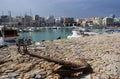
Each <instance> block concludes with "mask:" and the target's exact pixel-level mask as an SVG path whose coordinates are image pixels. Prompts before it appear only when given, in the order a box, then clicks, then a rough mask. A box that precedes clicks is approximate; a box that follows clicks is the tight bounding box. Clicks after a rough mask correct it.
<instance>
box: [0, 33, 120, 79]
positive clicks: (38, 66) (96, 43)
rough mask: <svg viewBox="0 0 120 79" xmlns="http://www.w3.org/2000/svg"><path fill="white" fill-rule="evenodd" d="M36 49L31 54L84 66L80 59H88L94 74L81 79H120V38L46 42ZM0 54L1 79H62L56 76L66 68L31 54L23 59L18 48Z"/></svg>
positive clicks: (108, 37)
mask: <svg viewBox="0 0 120 79" xmlns="http://www.w3.org/2000/svg"><path fill="white" fill-rule="evenodd" d="M34 49H35V50H34ZM36 49H37V48H36V47H35V46H34V45H33V46H30V47H28V51H29V52H30V53H33V54H35V55H38V56H45V57H49V58H54V59H59V60H64V61H71V62H75V63H81V61H80V59H85V60H86V61H87V63H89V64H90V65H91V67H92V69H93V73H91V74H89V76H88V77H86V78H81V79H120V34H116V33H115V34H105V35H97V36H89V37H83V38H77V39H69V40H64V39H61V40H54V41H45V42H42V43H41V44H40V46H39V49H37V50H36ZM0 50H1V51H0V79H11V78H12V79H59V78H60V75H58V74H56V73H53V72H54V71H55V70H57V69H59V68H60V67H61V66H62V65H59V64H55V63H54V62H48V61H46V60H44V59H39V58H36V57H32V56H30V55H27V54H25V55H21V54H19V53H18V52H17V47H16V46H9V47H8V48H5V49H0ZM3 61H4V62H3ZM69 79H80V77H77V78H73V77H72V78H71V77H70V78H69Z"/></svg>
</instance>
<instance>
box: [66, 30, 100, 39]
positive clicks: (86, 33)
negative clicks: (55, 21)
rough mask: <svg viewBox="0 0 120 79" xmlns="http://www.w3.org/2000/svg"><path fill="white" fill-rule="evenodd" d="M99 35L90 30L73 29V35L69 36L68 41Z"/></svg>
mask: <svg viewBox="0 0 120 79" xmlns="http://www.w3.org/2000/svg"><path fill="white" fill-rule="evenodd" d="M97 34H98V33H95V32H90V31H89V30H86V29H84V28H78V29H73V30H72V35H69V36H67V38H68V39H71V38H79V37H83V36H93V35H97Z"/></svg>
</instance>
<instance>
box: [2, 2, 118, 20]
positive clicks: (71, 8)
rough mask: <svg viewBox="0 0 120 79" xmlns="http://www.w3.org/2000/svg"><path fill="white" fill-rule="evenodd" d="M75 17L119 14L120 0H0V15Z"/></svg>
mask: <svg viewBox="0 0 120 79" xmlns="http://www.w3.org/2000/svg"><path fill="white" fill-rule="evenodd" d="M8 11H11V14H12V16H17V15H18V16H19V15H22V16H23V15H25V14H28V15H35V14H38V15H39V16H41V17H47V16H50V15H54V16H55V17H63V16H64V17H77V18H81V17H82V18H88V17H95V16H100V17H104V16H109V15H110V14H115V15H116V16H119V15H120V0H0V15H3V14H8Z"/></svg>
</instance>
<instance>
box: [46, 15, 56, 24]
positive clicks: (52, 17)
mask: <svg viewBox="0 0 120 79" xmlns="http://www.w3.org/2000/svg"><path fill="white" fill-rule="evenodd" d="M45 23H46V26H54V25H55V18H54V16H48V17H47V18H46V20H45Z"/></svg>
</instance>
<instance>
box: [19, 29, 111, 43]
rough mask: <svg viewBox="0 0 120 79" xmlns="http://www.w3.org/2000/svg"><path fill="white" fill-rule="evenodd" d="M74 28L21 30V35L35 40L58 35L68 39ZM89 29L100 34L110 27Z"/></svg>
mask: <svg viewBox="0 0 120 79" xmlns="http://www.w3.org/2000/svg"><path fill="white" fill-rule="evenodd" d="M72 29H73V28H59V29H57V28H56V29H53V28H42V29H41V31H37V32H35V31H33V32H20V33H19V35H20V37H25V38H30V39H32V40H33V41H34V42H40V41H42V40H45V41H46V40H55V39H57V38H58V37H60V38H61V39H67V36H68V35H71V34H72ZM89 30H90V31H92V32H96V33H100V34H102V33H104V32H105V31H107V30H108V31H109V29H89ZM110 32H111V31H110ZM110 32H109V33H110Z"/></svg>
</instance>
